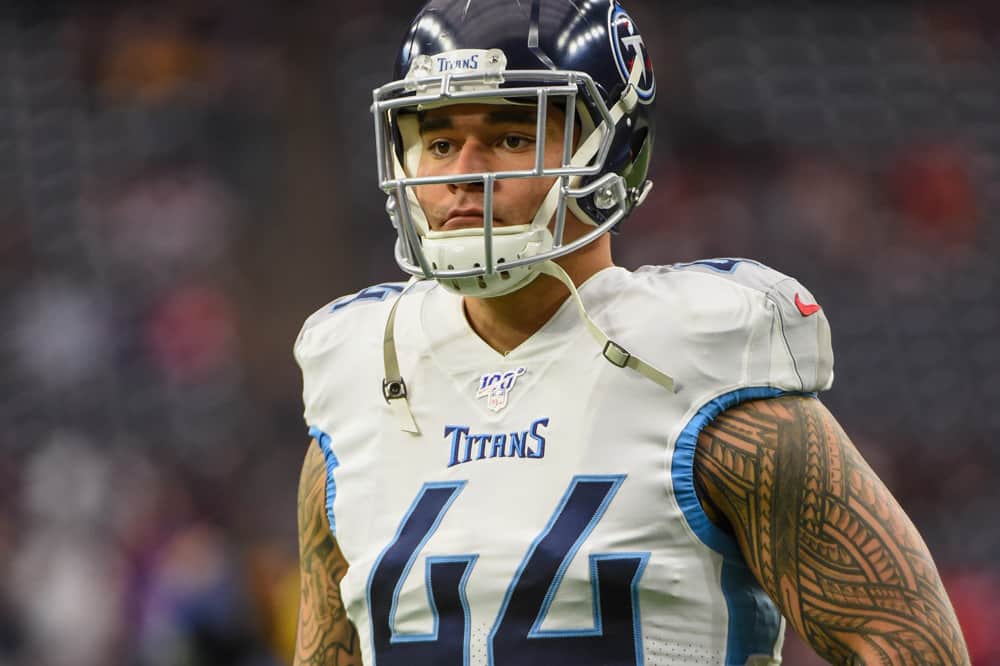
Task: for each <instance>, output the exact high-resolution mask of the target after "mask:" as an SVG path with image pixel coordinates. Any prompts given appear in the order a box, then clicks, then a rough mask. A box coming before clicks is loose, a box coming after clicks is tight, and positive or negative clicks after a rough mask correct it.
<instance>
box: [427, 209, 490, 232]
mask: <svg viewBox="0 0 1000 666" xmlns="http://www.w3.org/2000/svg"><path fill="white" fill-rule="evenodd" d="M500 224H501V222H500V220H499V219H498V218H497V217H496V216H495V215H494V216H493V226H495V227H496V226H500ZM482 227H483V211H482V209H474V208H466V209H461V210H453V211H450V212H449V213H448V217H447V218H445V221H444V224H442V225H441V231H455V230H456V229H481V228H482Z"/></svg>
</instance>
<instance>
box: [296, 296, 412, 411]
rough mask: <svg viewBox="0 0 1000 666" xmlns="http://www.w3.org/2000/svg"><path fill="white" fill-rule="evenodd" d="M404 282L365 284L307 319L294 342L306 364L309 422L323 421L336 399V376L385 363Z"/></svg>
mask: <svg viewBox="0 0 1000 666" xmlns="http://www.w3.org/2000/svg"><path fill="white" fill-rule="evenodd" d="M405 287H406V283H405V282H388V283H385V284H378V285H375V286H372V287H366V288H365V289H362V290H361V291H359V292H357V293H356V294H350V295H347V296H343V297H341V298H338V299H337V300H335V301H332V302H331V303H328V304H326V305H324V306H323V307H322V308H320V309H319V310H317V311H316V312H314V313H313V314H312V315H311V316H310V317H309V318H308V319H306V321H305V323H304V324H303V325H302V330H301V331H299V335H298V337H297V338H296V340H295V345H294V348H293V353H294V355H295V360H296V362H298V364H299V367H300V368H301V369H302V398H303V402H304V403H305V419H306V423H308V424H309V425H315V424H317V423H321V422H322V417H321V413H322V412H324V411H325V410H326V409H327V407H328V405H327V404H326V403H327V401H329V400H332V399H333V396H332V395H331V390H330V387H331V386H333V385H334V384H335V383H336V382H339V381H343V380H344V378H346V377H352V376H354V375H356V373H357V372H359V371H363V369H362V368H361V367H360V366H361V365H364V366H365V367H368V366H372V367H375V366H376V365H380V364H381V353H382V351H381V350H382V336H383V334H384V331H385V323H386V321H387V320H388V317H389V310H390V308H391V307H392V304H393V303H394V302H395V301H396V299H397V298H399V295H400V294H401V293H402V292H403V289H404V288H405ZM373 354H377V358H375V357H373ZM378 372H381V370H380V369H379V370H378Z"/></svg>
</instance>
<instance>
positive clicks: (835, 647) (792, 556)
mask: <svg viewBox="0 0 1000 666" xmlns="http://www.w3.org/2000/svg"><path fill="white" fill-rule="evenodd" d="M695 481H696V484H697V486H698V490H699V493H700V494H701V497H702V503H703V504H704V505H705V506H706V511H707V512H708V513H709V515H710V516H711V517H712V518H713V519H715V520H717V522H720V523H723V524H724V525H725V526H726V527H728V529H730V530H731V531H732V532H733V533H734V534H735V536H736V539H737V540H738V542H739V545H740V550H741V551H742V552H743V556H744V558H745V559H746V561H747V564H748V565H749V566H750V568H751V570H752V571H753V572H754V574H755V576H756V578H757V580H758V581H759V582H760V584H761V585H762V586H763V587H764V589H765V590H766V591H767V593H768V594H769V595H770V596H771V598H773V599H774V600H775V602H776V603H777V604H778V606H779V607H780V608H781V610H782V612H783V614H784V615H785V617H786V618H787V619H788V620H789V621H790V622H791V623H792V626H794V627H795V629H796V630H797V631H798V632H799V634H800V635H801V636H802V637H803V638H805V640H806V641H807V642H808V643H809V645H811V646H812V648H813V649H814V650H816V652H817V653H818V654H819V655H820V656H822V657H824V658H825V659H827V660H828V661H830V662H831V663H834V664H850V665H852V666H854V665H861V664H879V665H892V666H895V665H897V664H898V665H904V664H905V665H909V664H928V665H929V664H940V665H943V666H952V665H964V664H968V663H969V655H968V651H967V649H966V647H965V642H964V640H963V638H962V632H961V629H960V628H959V626H958V621H957V619H956V618H955V613H954V611H953V610H952V607H951V603H950V602H949V600H948V596H947V594H946V592H945V590H944V587H943V586H942V584H941V579H940V578H939V577H938V572H937V569H936V568H935V566H934V562H933V560H931V556H930V553H929V552H928V550H927V546H926V545H925V544H924V542H923V540H922V539H921V538H920V535H919V534H918V533H917V530H916V528H915V527H914V526H913V524H912V523H911V522H910V520H909V518H908V517H907V516H906V514H905V513H904V512H903V509H902V508H901V507H900V506H899V504H898V503H897V502H896V500H895V499H894V498H893V497H892V495H891V494H890V492H889V491H888V489H887V488H886V487H885V485H883V483H882V482H881V481H880V480H879V478H878V477H877V476H876V475H875V473H874V472H873V471H872V470H871V468H870V467H869V466H868V464H867V463H866V462H865V461H864V459H863V458H862V457H861V454H860V453H858V451H857V449H855V448H854V446H853V444H851V442H850V440H849V439H848V438H847V435H846V434H844V431H843V430H842V429H841V428H840V425H839V424H838V423H837V421H836V420H835V419H834V418H833V416H832V415H831V414H830V412H828V411H827V410H826V408H825V407H824V406H823V405H822V403H820V401H819V400H816V399H814V398H807V397H801V396H789V397H782V398H775V399H770V400H760V401H754V402H748V403H744V404H743V405H740V406H738V407H735V408H733V409H730V410H728V411H726V412H724V413H723V414H722V415H721V416H719V417H718V418H717V419H716V420H715V421H714V422H713V423H712V424H710V425H709V426H708V427H706V428H705V430H704V431H703V432H702V434H701V436H700V438H699V441H698V447H697V451H696V454H695Z"/></svg>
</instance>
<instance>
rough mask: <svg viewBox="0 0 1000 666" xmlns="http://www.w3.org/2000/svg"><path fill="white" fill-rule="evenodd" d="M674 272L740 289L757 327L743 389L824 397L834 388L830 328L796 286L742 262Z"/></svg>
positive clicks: (717, 262)
mask: <svg viewBox="0 0 1000 666" xmlns="http://www.w3.org/2000/svg"><path fill="white" fill-rule="evenodd" d="M674 268H675V269H680V270H684V271H696V272H699V273H707V274H711V275H714V276H715V277H716V278H719V279H722V280H724V281H726V282H729V283H736V284H737V285H739V286H740V287H741V288H743V290H744V293H745V294H746V299H747V300H746V301H745V302H746V303H747V306H746V307H748V308H749V310H750V312H751V315H750V316H749V318H748V321H753V322H756V323H755V324H754V326H753V329H752V334H748V336H747V337H746V338H745V342H744V344H746V354H747V377H746V381H747V383H749V384H752V385H763V386H771V387H774V388H778V389H782V390H785V391H803V392H816V391H824V390H826V389H828V388H830V386H831V385H832V384H833V347H832V342H831V337H830V324H829V322H828V320H827V318H826V313H825V312H824V311H823V309H822V307H821V306H820V305H819V304H818V303H817V301H816V299H815V298H814V297H813V295H812V294H811V293H810V292H809V290H808V289H806V288H805V287H804V286H803V285H802V284H801V283H800V282H799V281H798V280H796V279H795V278H792V277H789V276H787V275H784V274H783V273H780V272H778V271H776V270H774V269H772V268H769V267H767V266H765V265H763V264H761V263H758V262H756V261H750V260H746V259H708V260H702V261H697V262H692V263H689V264H677V265H675V266H674ZM754 311H756V314H753V312H754ZM737 328H738V327H737ZM761 329H763V330H761Z"/></svg>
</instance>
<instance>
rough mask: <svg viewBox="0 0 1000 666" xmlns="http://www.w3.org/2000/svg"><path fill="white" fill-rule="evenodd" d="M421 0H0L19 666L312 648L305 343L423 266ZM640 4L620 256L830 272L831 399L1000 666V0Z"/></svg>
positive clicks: (1, 558)
mask: <svg viewBox="0 0 1000 666" xmlns="http://www.w3.org/2000/svg"><path fill="white" fill-rule="evenodd" d="M418 4H419V2H418V1H417V0H407V1H405V2H404V1H403V0H368V1H367V2H364V3H347V2H333V1H330V2H319V1H310V0H299V1H298V2H281V1H279V0H249V1H246V0H245V1H242V2H236V1H233V0H202V1H196V0H171V1H161V2H156V3H145V4H136V3H128V2H105V3H100V4H98V3H84V2H71V1H66V0H64V1H62V2H55V1H48V2H34V1H27V2H20V3H17V2H13V3H12V2H11V1H10V0H8V1H7V2H4V3H3V4H2V9H0V316H2V321H3V322H5V323H4V325H3V329H2V332H0V508H2V511H0V665H3V666H10V665H16V666H20V665H26V664H32V665H41V666H63V665H65V666H91V665H94V666H96V665H102V666H104V665H108V664H124V665H135V666H146V665H149V666H159V665H164V666H168V665H169V666H174V665H178V664H189V665H197V666H200V665H219V664H226V665H228V664H233V665H237V666H251V665H252V666H270V665H275V664H283V663H287V662H288V661H289V660H290V654H291V651H292V644H293V638H294V624H295V613H296V603H297V587H296V586H297V580H296V553H295V489H296V484H297V474H298V469H299V465H300V462H301V459H302V455H303V452H304V448H305V444H306V435H305V431H304V429H303V426H302V422H301V419H300V416H299V415H300V402H299V391H300V384H299V379H298V374H297V369H296V367H295V366H294V363H293V361H292V359H291V355H290V346H291V343H292V340H293V338H294V336H295V334H296V332H297V330H298V327H299V325H300V323H301V321H302V319H303V318H304V317H305V316H306V315H308V314H309V313H310V312H312V311H313V310H314V309H315V308H317V307H319V306H320V305H322V304H323V303H324V302H327V301H329V300H331V299H332V298H333V297H335V296H337V295H340V294H342V293H346V292H352V291H355V290H357V289H360V288H361V287H364V286H366V285H368V284H372V283H375V282H380V281H385V280H389V279H399V277H398V276H399V271H398V269H397V268H396V267H395V265H394V263H393V262H392V260H391V243H392V238H393V236H392V232H391V229H390V226H389V224H388V223H387V221H386V220H385V218H384V214H383V212H382V206H383V202H384V199H383V198H382V197H381V196H380V195H379V193H378V192H377V190H376V187H375V176H374V169H375V167H374V160H373V147H372V139H371V136H370V135H371V129H370V127H371V121H370V118H369V115H368V111H367V107H368V103H369V101H370V90H371V88H372V87H374V86H375V85H376V84H378V83H380V82H383V81H385V80H388V78H389V76H390V74H391V63H392V60H393V57H394V54H395V49H396V47H397V45H398V43H399V40H400V38H401V36H402V34H403V31H404V29H405V26H406V24H407V22H408V20H409V18H410V16H411V15H412V13H413V12H414V11H415V9H416V7H417V6H418ZM627 5H628V7H629V9H630V10H631V12H632V14H633V15H634V16H635V17H636V19H637V21H638V22H639V24H640V25H641V26H642V28H643V34H644V36H645V37H646V41H647V43H648V44H649V45H650V47H651V48H652V51H653V56H654V63H655V65H656V68H657V70H656V71H657V77H658V84H659V95H658V112H659V115H660V123H659V135H658V150H657V156H656V159H655V163H654V171H655V176H654V178H655V180H656V183H657V187H656V189H655V190H654V193H653V195H652V198H651V200H650V201H649V202H648V203H647V205H646V206H645V207H644V208H643V209H641V211H640V212H639V213H638V214H637V215H635V216H634V217H633V218H632V219H630V220H629V221H628V222H627V226H626V227H625V229H624V233H622V234H621V236H620V237H619V238H618V239H616V244H617V256H618V258H619V262H620V263H623V264H624V265H627V266H630V267H634V266H637V265H640V264H642V263H667V262H673V261H682V260H690V259H694V258H699V257H711V256H733V255H740V256H750V257H755V258H757V259H760V260H762V261H764V262H766V263H768V264H770V265H772V266H774V267H776V268H778V269H779V270H782V271H784V272H787V273H791V274H793V275H796V276H798V277H799V278H800V279H801V280H802V281H803V282H804V283H805V284H806V285H808V286H809V287H810V288H811V290H812V291H813V293H814V294H815V295H816V296H817V298H818V299H819V301H820V302H821V303H822V304H823V306H824V307H825V308H826V311H827V313H828V315H829V317H830V319H831V321H832V323H833V331H834V344H835V349H836V352H837V365H836V371H837V377H838V381H837V383H836V385H835V387H834V390H833V391H832V392H830V393H829V394H827V395H826V396H825V398H824V399H825V401H826V402H827V404H828V405H830V407H831V408H832V409H833V410H834V412H835V413H836V414H837V415H838V416H839V417H840V419H841V420H842V422H843V423H844V425H845V427H846V429H847V430H848V432H849V433H850V434H851V435H852V436H853V438H854V439H855V441H856V442H857V443H858V445H859V446H860V447H861V449H862V450H863V452H864V453H865V454H866V455H867V457H868V458H869V459H870V460H871V462H872V463H873V465H874V466H875V467H876V469H877V470H878V471H879V472H880V473H881V475H882V476H883V478H884V479H885V480H886V481H887V483H888V484H889V486H890V487H891V488H892V489H893V490H894V491H895V492H896V494H897V496H898V497H899V499H900V501H901V502H902V504H903V505H904V507H905V508H906V509H907V510H908V511H909V513H910V515H911V516H912V517H913V519H914V521H915V522H916V523H917V525H918V526H919V528H920V529H921V530H922V532H923V534H924V536H925V538H926V540H927V541H928V543H929V545H930V547H931V550H932V551H933V553H934V554H935V557H936V559H937V561H938V564H939V566H940V568H941V570H942V573H943V575H944V578H945V582H946V584H947V586H948V588H949V590H950V592H951V594H952V598H953V600H954V602H955V604H956V606H957V610H958V613H959V616H960V618H961V621H962V623H963V626H964V628H965V631H966V634H967V637H968V640H969V643H970V647H971V649H972V653H973V662H974V663H975V664H977V665H979V666H988V665H990V664H1000V647H998V646H1000V639H998V638H997V637H996V627H997V626H998V625H997V622H998V620H1000V564H998V563H1000V523H998V518H997V516H998V510H1000V491H998V484H997V478H998V477H1000V437H998V435H1000V344H998V341H997V337H998V335H1000V262H998V259H997V257H998V256H1000V224H998V222H997V220H998V213H1000V57H998V56H1000V5H998V4H997V3H995V2H989V1H984V2H982V3H979V4H973V3H969V2H953V3H924V4H921V3H891V4H887V3H880V2H860V1H856V0H851V1H841V2H815V1H813V2H810V1H806V0H802V1H801V2H797V3H778V2H771V3H764V2H760V3H744V2H736V1H735V0H734V1H732V2H719V1H712V2H694V1H688V2H666V1H656V0H632V1H631V2H628V3H627ZM372 390H376V388H375V387H372ZM789 643H790V645H789V647H788V648H787V649H786V663H789V664H791V665H793V666H798V665H800V664H806V665H809V664H816V663H819V662H818V661H817V660H816V658H815V657H810V656H809V655H808V653H807V652H806V651H805V650H804V649H803V648H802V647H801V645H800V644H798V642H797V641H795V640H794V639H790V641H789Z"/></svg>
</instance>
